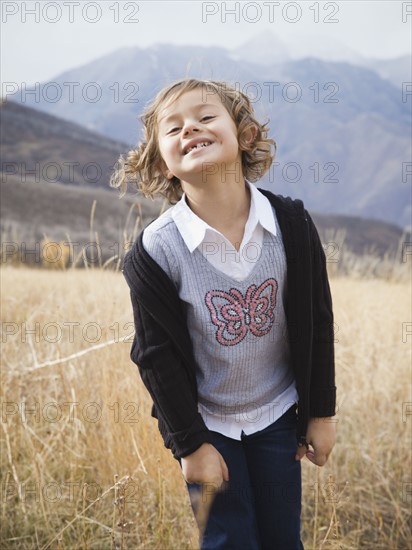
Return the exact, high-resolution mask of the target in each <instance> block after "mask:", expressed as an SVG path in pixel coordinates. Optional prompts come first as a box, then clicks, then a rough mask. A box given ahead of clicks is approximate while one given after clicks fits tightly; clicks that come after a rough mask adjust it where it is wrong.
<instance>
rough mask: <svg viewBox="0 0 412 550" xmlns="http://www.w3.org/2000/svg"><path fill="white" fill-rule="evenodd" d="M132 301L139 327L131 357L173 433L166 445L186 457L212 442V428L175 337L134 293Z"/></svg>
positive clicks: (160, 414) (161, 420) (169, 429)
mask: <svg viewBox="0 0 412 550" xmlns="http://www.w3.org/2000/svg"><path fill="white" fill-rule="evenodd" d="M131 300H132V306H133V316H134V324H135V330H136V333H135V337H134V341H133V344H132V350H131V353H130V356H131V359H132V361H133V362H134V363H136V365H137V366H138V368H139V373H140V376H141V378H142V381H143V383H144V385H145V386H146V388H147V390H148V391H149V393H150V395H151V397H152V400H153V403H154V405H155V407H156V410H157V412H158V414H159V424H160V423H161V422H163V423H164V424H165V425H166V428H167V431H168V432H169V438H168V439H166V440H165V445H166V446H169V444H170V443H172V445H173V447H174V450H175V453H176V455H177V456H179V457H183V456H186V455H187V454H190V453H192V452H194V451H195V450H196V449H197V448H198V447H200V446H201V445H202V444H203V443H205V442H210V441H211V438H210V434H209V430H208V428H207V427H206V425H205V423H204V421H203V419H202V417H201V415H200V413H199V412H198V410H197V403H196V401H195V398H194V395H193V390H192V389H191V385H190V381H189V377H188V374H187V369H186V368H185V366H184V365H183V363H182V359H181V358H180V357H179V355H178V353H177V352H176V350H175V348H174V346H173V344H172V342H171V340H170V339H169V337H168V335H167V334H166V332H165V330H164V329H163V328H162V327H161V326H160V325H159V324H158V323H156V321H155V319H154V318H153V317H152V316H151V315H150V313H149V312H147V311H146V310H145V309H144V308H143V306H142V305H141V304H140V303H139V301H138V299H137V297H136V296H135V294H134V293H133V292H131Z"/></svg>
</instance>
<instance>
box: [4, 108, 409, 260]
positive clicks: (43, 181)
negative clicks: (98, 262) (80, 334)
mask: <svg viewBox="0 0 412 550" xmlns="http://www.w3.org/2000/svg"><path fill="white" fill-rule="evenodd" d="M0 114H1V125H0V130H1V133H2V136H3V137H4V140H3V143H2V151H1V154H2V159H3V162H2V172H1V187H0V193H1V227H0V229H1V235H2V242H3V250H5V248H4V246H5V245H7V244H9V245H10V248H9V249H8V250H11V251H12V252H13V250H14V251H15V244H16V243H25V244H24V246H25V248H26V249H27V250H33V249H35V247H36V243H37V246H39V243H40V242H41V240H42V239H43V238H44V237H45V236H47V237H48V238H50V239H51V240H53V241H57V242H59V241H61V240H63V241H69V242H72V243H76V244H75V245H73V252H74V254H75V255H77V254H78V253H79V251H80V250H81V247H82V246H86V249H87V248H88V247H89V249H90V251H93V250H94V245H93V246H92V245H91V243H94V242H96V241H97V242H98V243H99V249H100V251H101V255H102V261H106V260H107V259H109V258H110V257H111V256H113V254H114V253H116V252H117V253H118V254H120V256H122V255H123V254H124V244H125V242H127V241H129V242H130V241H131V240H133V238H134V237H135V236H136V235H137V233H138V232H139V231H140V230H141V229H142V228H143V227H145V226H146V225H147V224H148V223H149V222H150V221H151V220H153V219H154V218H156V217H157V216H158V215H159V213H160V211H161V209H162V208H165V207H167V205H165V203H164V201H163V200H162V199H157V200H155V201H152V200H150V199H146V198H144V197H143V196H142V195H141V193H138V192H136V191H135V192H130V191H129V193H127V194H126V195H125V196H124V197H123V198H122V199H121V200H119V198H118V193H117V191H115V190H114V189H111V188H110V187H109V184H108V178H109V173H107V174H106V175H105V176H102V178H101V180H99V181H98V182H97V181H96V182H90V181H87V180H84V178H82V177H81V175H79V172H75V173H74V178H73V181H68V178H67V173H66V172H64V177H62V178H61V179H60V181H59V182H53V181H50V180H51V178H47V177H44V176H45V175H47V173H48V172H47V169H45V167H50V166H52V165H56V164H57V163H56V159H60V162H61V163H64V162H68V159H71V162H79V163H81V162H83V161H85V162H90V161H95V159H96V158H99V159H101V162H102V163H106V162H107V163H109V164H110V162H109V158H110V159H111V158H116V157H117V155H118V154H119V153H120V152H122V151H124V150H125V146H124V144H122V143H118V144H117V145H116V142H111V141H110V140H107V139H106V138H104V137H103V136H98V135H97V134H95V133H91V132H90V131H88V130H86V129H84V128H82V127H81V126H77V125H75V124H72V123H68V122H66V121H64V120H62V119H58V118H57V117H54V116H51V115H47V114H45V113H41V112H39V111H36V110H34V109H30V108H28V107H23V106H21V105H16V104H13V103H12V102H9V101H7V102H6V103H3V105H2V107H1V110H0ZM6 123H7V132H6V131H5V124H6ZM6 134H7V135H6ZM11 159H14V160H11ZM16 159H18V162H19V165H20V167H21V168H22V167H23V168H24V166H26V167H27V168H28V170H29V171H28V172H27V173H23V174H22V173H20V174H13V173H11V172H13V170H11V168H12V167H13V164H14V163H16ZM80 161H81V162H80ZM36 163H38V165H39V169H38V173H39V176H40V179H38V181H36V172H34V173H33V172H30V170H31V169H32V167H34V166H35V165H36ZM23 172H24V170H23ZM259 185H260V184H259ZM92 211H94V215H93V226H92V227H91V222H90V220H91V213H92ZM311 214H312V215H313V218H314V220H315V223H316V225H317V227H318V230H319V232H320V234H321V237H322V239H323V242H324V243H331V242H333V243H334V242H335V241H336V240H337V244H338V246H341V244H342V237H341V235H342V233H341V232H340V233H339V230H343V231H344V233H345V245H346V246H347V247H348V248H349V249H351V250H353V251H354V252H355V253H363V252H364V251H365V250H367V249H371V248H372V249H374V250H375V251H376V252H377V253H379V254H384V253H385V252H387V251H391V252H392V253H393V252H394V251H396V249H397V246H398V243H399V240H400V239H401V237H402V230H401V228H400V227H398V226H396V225H391V224H387V223H384V222H381V221H377V220H365V219H361V218H357V217H353V216H352V217H347V216H333V215H328V216H325V215H322V214H320V213H318V212H316V211H314V212H313V211H311ZM96 235H97V237H96ZM330 235H332V237H331V236H330ZM133 236H134V237H133ZM22 250H23V249H22ZM333 250H335V248H333ZM15 255H16V254H15V253H14V252H13V253H10V255H9V256H10V258H12V257H14V256H15ZM37 257H39V255H37ZM10 258H9V259H10ZM35 258H36V255H35V254H30V253H29V254H27V259H28V261H30V262H34V261H35ZM3 260H4V261H6V260H7V259H5V258H3ZM80 264H81V260H80Z"/></svg>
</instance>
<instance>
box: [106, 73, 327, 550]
mask: <svg viewBox="0 0 412 550" xmlns="http://www.w3.org/2000/svg"><path fill="white" fill-rule="evenodd" d="M142 120H143V123H144V130H145V138H144V141H142V142H141V143H140V145H139V148H138V149H137V150H133V151H130V152H129V154H128V157H127V160H124V159H122V158H121V159H120V167H119V169H118V171H117V172H116V173H115V174H114V176H113V178H112V182H111V184H112V185H113V186H115V187H120V188H121V190H122V192H125V190H126V187H127V181H128V180H134V181H135V182H136V184H137V185H138V187H139V188H140V189H141V191H142V192H143V193H144V194H145V195H146V196H149V197H153V196H154V195H155V194H159V193H160V194H162V195H164V196H166V197H167V198H168V199H169V202H171V203H175V205H174V206H173V207H172V208H170V209H169V210H167V211H166V212H164V213H163V214H162V215H161V216H160V217H159V218H158V219H157V220H155V221H153V222H152V223H151V224H149V225H148V226H147V227H146V229H145V230H144V231H143V232H142V233H141V235H140V236H139V238H138V239H137V240H136V242H135V243H134V245H133V247H132V248H131V250H130V251H129V252H128V253H127V254H126V257H125V260H124V267H123V274H124V276H125V278H126V281H127V283H128V285H129V286H130V290H131V301H132V305H133V313H134V321H135V328H136V334H135V338H134V341H133V344H132V350H131V358H132V360H133V361H134V362H135V363H136V364H137V365H138V368H139V372H140V375H141V377H142V380H143V382H144V384H145V386H146V387H147V389H148V390H149V392H150V394H151V397H152V399H153V407H152V416H154V417H155V418H157V419H158V426H159V430H160V432H161V434H162V436H163V439H164V443H165V446H166V447H167V448H169V449H171V451H172V453H173V456H174V458H176V460H178V461H179V464H180V466H181V468H182V473H183V476H184V479H185V481H186V484H187V488H188V491H189V496H190V499H191V504H192V508H193V511H194V513H195V515H196V519H197V520H198V524H199V529H200V531H201V534H202V542H201V545H202V546H201V547H202V549H203V550H206V549H213V550H217V549H224V550H229V549H233V550H241V549H247V550H257V549H270V550H274V549H276V550H295V549H302V548H303V546H302V543H301V540H300V510H301V471H300V460H301V459H302V458H303V457H304V456H306V457H307V458H308V459H309V460H310V461H312V462H313V463H314V464H317V465H319V466H322V465H323V464H325V462H326V460H327V458H328V455H329V453H330V452H331V450H332V448H333V445H334V442H335V433H334V423H333V421H330V417H331V416H333V415H334V414H335V398H336V397H335V393H336V390H335V382H334V349H333V313H332V302H331V295H330V289H329V283H328V279H327V273H326V260H325V254H324V251H323V248H322V245H321V243H320V240H319V236H318V234H317V231H316V229H315V226H314V224H313V222H312V219H311V217H310V216H309V214H308V212H307V211H306V210H305V209H304V207H303V204H302V202H301V201H300V200H292V199H290V198H289V197H288V198H284V197H282V196H279V195H274V194H272V193H270V192H268V191H265V190H262V189H260V190H258V189H257V188H256V187H254V186H253V185H252V184H251V183H250V182H254V181H257V180H258V179H259V178H261V177H262V176H263V175H264V174H265V173H266V171H267V170H268V169H269V167H270V165H271V163H272V161H273V158H274V155H273V154H272V148H275V147H276V146H275V142H274V141H273V140H271V139H269V138H268V137H267V131H268V128H267V127H266V126H265V125H262V124H260V123H259V122H258V121H257V120H256V119H255V115H254V111H253V108H252V106H251V103H250V101H249V99H248V98H247V96H246V95H244V94H243V93H241V92H240V91H237V90H235V89H233V88H232V87H230V86H228V85H227V84H225V83H223V82H217V81H201V80H196V79H186V80H182V81H178V82H175V83H173V84H172V85H170V86H168V87H167V88H165V89H163V90H162V91H161V92H160V93H159V94H158V95H157V97H156V98H155V100H154V101H153V103H152V104H151V105H150V106H149V107H148V108H147V110H146V112H145V113H144V115H143V117H142ZM309 445H311V446H312V448H310V447H309ZM209 493H212V494H213V497H214V498H213V499H210V500H209V503H211V504H210V509H209V514H208V517H207V518H206V519H205V521H206V520H207V521H206V525H205V526H204V525H201V519H200V506H201V503H202V501H203V500H204V499H205V497H206V496H207V495H208V494H209ZM199 495H200V496H201V498H200V499H199ZM203 527H204V529H203Z"/></svg>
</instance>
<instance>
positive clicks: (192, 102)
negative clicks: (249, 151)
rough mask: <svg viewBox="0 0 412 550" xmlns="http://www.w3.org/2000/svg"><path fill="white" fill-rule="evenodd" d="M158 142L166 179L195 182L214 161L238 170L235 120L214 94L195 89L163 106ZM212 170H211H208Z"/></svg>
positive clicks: (218, 172) (218, 171)
mask: <svg viewBox="0 0 412 550" xmlns="http://www.w3.org/2000/svg"><path fill="white" fill-rule="evenodd" d="M158 144H159V150H160V154H161V156H162V159H163V161H164V164H165V167H164V170H163V172H164V174H165V175H166V177H167V178H168V179H171V178H172V177H173V176H176V177H177V178H179V180H180V181H181V183H182V186H184V183H185V182H189V183H196V182H199V181H201V180H202V179H203V180H204V178H203V177H202V174H203V171H204V170H205V169H206V168H208V169H210V167H211V164H213V174H214V175H215V176H216V177H217V178H219V177H221V173H222V170H226V171H227V172H228V173H230V170H235V169H236V170H241V152H240V150H239V145H238V133H237V127H236V124H235V122H234V121H233V119H232V117H231V116H230V114H229V112H228V111H227V109H226V107H225V106H224V105H223V103H222V102H221V100H220V98H219V95H218V94H217V93H213V94H211V93H207V92H206V90H205V89H204V88H197V89H195V90H191V91H189V92H185V93H183V94H182V95H181V96H180V97H179V98H178V99H176V100H175V101H173V102H172V103H170V104H169V105H166V107H164V108H163V109H161V111H160V112H159V116H158ZM209 173H211V170H209Z"/></svg>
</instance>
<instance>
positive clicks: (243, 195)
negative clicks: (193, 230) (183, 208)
mask: <svg viewBox="0 0 412 550" xmlns="http://www.w3.org/2000/svg"><path fill="white" fill-rule="evenodd" d="M182 188H183V191H184V192H185V193H186V201H187V203H188V205H189V207H190V208H191V210H192V211H193V212H194V213H195V214H196V215H197V216H199V218H201V219H202V220H204V221H205V222H206V223H207V224H208V225H210V226H211V227H213V228H215V229H217V230H218V231H220V232H221V233H223V235H225V236H226V237H227V238H228V239H229V240H230V241H231V242H232V243H233V245H234V246H235V248H238V245H240V242H241V240H242V237H243V233H244V228H245V224H246V221H247V219H248V216H249V210H250V191H249V189H248V187H247V186H246V183H245V180H244V178H243V177H241V178H234V179H230V178H227V181H225V182H224V183H223V182H222V181H221V179H219V180H215V181H209V182H207V185H202V186H198V185H191V184H190V183H188V182H182Z"/></svg>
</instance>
